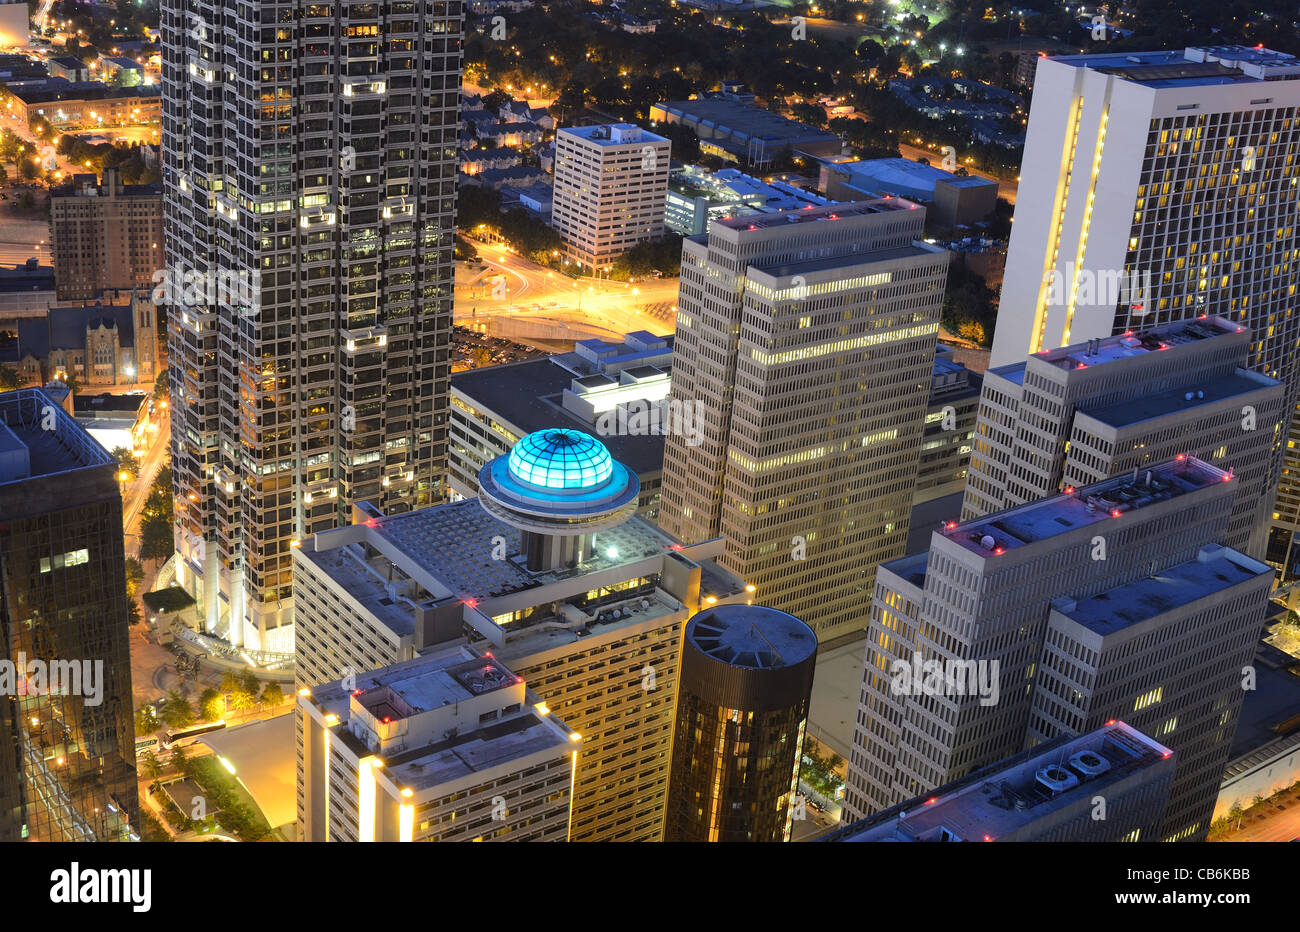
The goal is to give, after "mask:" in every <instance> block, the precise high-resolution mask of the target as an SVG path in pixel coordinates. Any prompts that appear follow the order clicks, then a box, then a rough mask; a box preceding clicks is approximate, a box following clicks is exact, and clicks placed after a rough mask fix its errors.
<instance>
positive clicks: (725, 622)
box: [664, 605, 817, 841]
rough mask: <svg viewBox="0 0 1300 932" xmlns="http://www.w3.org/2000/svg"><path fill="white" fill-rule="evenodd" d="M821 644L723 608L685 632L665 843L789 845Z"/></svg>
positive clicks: (774, 616) (781, 615)
mask: <svg viewBox="0 0 1300 932" xmlns="http://www.w3.org/2000/svg"><path fill="white" fill-rule="evenodd" d="M816 659H817V635H816V634H815V633H814V632H813V630H812V628H810V627H808V625H806V624H804V623H803V622H802V621H800V620H799V619H798V618H796V617H794V616H793V615H790V614H787V613H786V612H782V611H778V610H776V609H774V608H767V607H765V606H762V605H718V606H715V607H714V608H709V609H705V610H704V611H702V612H700V613H699V614H697V615H695V617H693V618H692V619H691V620H690V621H689V622H687V624H686V636H685V637H684V638H683V641H682V665H681V674H680V676H679V679H678V686H677V721H676V728H675V731H674V733H673V760H672V770H671V772H670V777H669V783H668V812H667V818H666V820H665V829H664V840H665V841H788V840H789V838H790V831H791V827H792V823H791V819H792V812H793V806H794V797H795V795H796V793H797V792H798V785H799V761H800V758H801V755H802V752H803V738H804V729H805V727H806V725H807V722H808V702H809V699H810V697H811V695H812V683H813V666H814V664H815V662H816Z"/></svg>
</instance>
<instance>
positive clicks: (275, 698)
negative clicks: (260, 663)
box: [262, 683, 284, 709]
mask: <svg viewBox="0 0 1300 932" xmlns="http://www.w3.org/2000/svg"><path fill="white" fill-rule="evenodd" d="M283 702H284V690H283V689H281V688H280V684H279V683H267V684H266V686H264V687H263V688H262V705H264V706H267V707H269V708H272V709H274V708H276V707H278V706H279V705H281V704H282V703H283Z"/></svg>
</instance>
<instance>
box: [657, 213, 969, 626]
mask: <svg viewBox="0 0 1300 932" xmlns="http://www.w3.org/2000/svg"><path fill="white" fill-rule="evenodd" d="M924 222H925V211H924V209H922V208H920V207H917V206H916V205H915V204H912V203H910V202H908V201H904V200H899V199H896V198H894V199H890V198H885V199H881V200H874V201H862V202H857V203H853V204H842V205H835V206H827V207H818V208H813V209H809V210H799V211H793V212H790V213H783V214H768V215H761V216H753V217H744V218H732V219H728V220H717V221H714V222H713V223H712V224H711V225H710V227H709V233H708V235H707V236H705V237H693V238H691V239H688V240H686V241H685V243H684V244H683V247H682V279H681V291H680V294H679V297H678V299H677V306H678V314H677V337H676V343H675V345H674V352H673V387H672V398H673V400H674V401H680V402H681V403H683V404H692V405H694V407H695V411H696V422H697V424H696V433H695V435H693V436H683V435H681V434H670V435H669V436H668V438H667V443H666V447H665V451H664V469H663V490H662V493H661V503H660V511H659V523H660V525H661V526H662V527H664V528H665V529H666V530H668V531H669V532H670V533H672V534H674V535H676V536H678V537H681V538H682V539H684V540H707V539H709V538H711V537H716V536H718V535H722V536H723V537H724V538H725V540H726V551H725V553H724V554H723V556H722V558H721V559H720V560H719V562H720V563H722V564H723V565H724V566H726V567H727V568H728V569H730V570H731V571H732V572H734V573H736V574H737V575H739V576H741V577H742V578H743V579H745V581H746V582H748V583H751V584H753V585H755V586H757V588H758V598H759V599H760V600H761V602H762V603H763V604H764V605H769V606H771V607H773V608H778V609H781V610H782V611H786V612H789V613H791V614H793V615H795V616H796V617H798V618H801V619H803V620H804V621H805V622H806V623H807V624H808V625H809V626H810V627H812V629H813V630H814V631H816V632H817V636H818V638H819V639H820V640H821V641H822V642H823V643H825V642H826V641H827V640H828V639H831V638H835V637H838V636H840V635H846V634H852V633H856V632H859V631H861V630H862V629H863V627H864V626H865V624H866V617H865V616H866V610H867V605H868V603H869V600H870V594H871V591H872V579H873V575H874V572H875V567H876V565H877V564H878V563H880V562H881V561H883V560H889V559H893V558H894V557H897V556H900V555H901V554H902V553H903V551H904V548H905V546H906V541H907V527H908V519H909V516H910V513H911V506H912V493H913V489H914V487H915V485H916V481H917V472H918V463H919V455H920V450H921V445H922V432H923V430H924V426H925V415H926V409H927V405H928V404H929V400H930V386H931V377H932V374H933V364H934V349H935V337H936V334H937V332H938V329H939V316H940V309H941V305H942V303H943V289H944V283H945V280H946V277H947V272H948V253H947V252H945V251H944V250H942V249H937V248H935V247H933V246H929V245H926V244H925V243H924V242H922V241H921V235H922V226H923V224H924Z"/></svg>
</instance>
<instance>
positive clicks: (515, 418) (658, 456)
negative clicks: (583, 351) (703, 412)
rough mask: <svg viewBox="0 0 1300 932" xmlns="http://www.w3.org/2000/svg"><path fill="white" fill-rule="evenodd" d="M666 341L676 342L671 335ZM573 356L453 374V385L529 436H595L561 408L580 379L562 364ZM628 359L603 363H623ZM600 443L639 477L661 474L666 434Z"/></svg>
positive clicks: (604, 439) (623, 437)
mask: <svg viewBox="0 0 1300 932" xmlns="http://www.w3.org/2000/svg"><path fill="white" fill-rule="evenodd" d="M667 339H668V340H669V341H670V342H671V340H672V337H668V338H667ZM629 355H632V354H629ZM570 357H573V358H574V359H575V360H576V356H575V354H572V353H564V354H561V356H560V357H559V360H560V361H556V358H555V357H543V358H541V359H526V360H523V361H522V362H514V363H508V364H506V365H503V366H491V367H489V368H487V369H467V370H466V371H464V372H457V373H455V374H453V375H452V377H451V386H452V388H453V389H455V390H456V391H457V392H460V393H461V394H463V395H464V396H465V397H466V398H468V399H470V400H471V401H472V403H473V404H474V405H475V406H479V407H481V408H482V409H484V410H486V411H488V412H491V413H492V414H495V415H498V416H499V417H501V418H503V419H505V420H507V421H509V422H510V423H511V424H513V425H514V426H516V427H518V428H519V429H520V430H521V431H522V432H523V433H524V434H531V433H533V432H534V431H538V430H545V429H547V428H550V427H567V428H571V429H573V430H580V431H583V432H584V433H588V434H589V433H592V432H593V426H592V424H590V423H589V422H587V421H586V420H584V419H582V418H580V417H578V416H577V415H576V414H574V413H573V412H571V411H569V410H568V409H566V408H565V407H563V405H562V401H563V396H564V390H565V389H566V388H568V387H569V386H570V385H571V384H572V382H573V380H574V379H575V378H578V377H580V376H579V374H578V372H577V371H575V369H574V368H566V367H565V366H564V365H563V362H564V360H567V359H568V358H570ZM625 358H626V357H622V356H620V357H615V358H612V359H603V360H602V362H604V363H605V364H610V363H618V362H621V361H623V360H624V359H625ZM600 441H601V443H603V444H605V446H606V447H607V448H608V449H609V455H610V456H612V457H613V458H614V459H616V460H618V461H619V462H620V463H622V464H623V465H624V466H626V467H628V469H631V470H632V471H633V472H634V473H636V474H637V475H638V476H645V475H648V474H651V473H657V472H659V471H660V470H661V469H662V468H663V462H664V437H663V435H662V434H648V435H645V436H635V435H628V434H611V435H609V436H602V437H601V438H600Z"/></svg>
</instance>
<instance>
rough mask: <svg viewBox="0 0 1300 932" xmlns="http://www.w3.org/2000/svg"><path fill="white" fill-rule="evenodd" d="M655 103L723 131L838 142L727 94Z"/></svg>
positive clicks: (773, 137) (776, 139) (808, 127)
mask: <svg viewBox="0 0 1300 932" xmlns="http://www.w3.org/2000/svg"><path fill="white" fill-rule="evenodd" d="M655 106H656V107H657V108H659V109H660V110H663V111H665V112H670V113H674V114H680V115H683V116H685V117H686V118H687V119H690V120H693V121H696V122H699V123H701V124H705V125H708V126H710V127H713V128H715V129H717V130H718V131H719V132H720V133H722V134H723V135H734V136H740V137H742V138H755V139H766V140H774V141H778V140H791V141H803V142H809V141H826V142H831V141H834V142H837V143H838V142H839V139H838V137H837V136H836V135H835V134H834V133H831V132H828V131H826V130H823V129H817V128H816V127H814V126H809V125H808V124H806V123H800V122H798V121H796V120H791V119H788V118H787V117H783V116H781V115H780V114H779V113H773V112H772V111H770V110H764V109H763V108H762V107H759V106H757V105H755V104H754V103H752V102H750V101H745V100H737V99H735V98H730V97H700V98H697V99H695V100H669V101H665V102H663V103H659V104H655ZM705 141H706V142H708V141H716V140H708V139H706V140H705Z"/></svg>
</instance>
